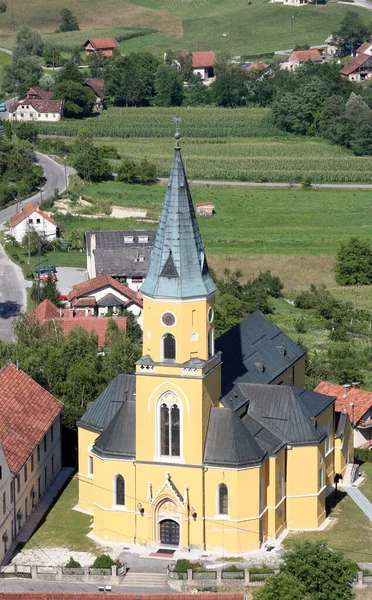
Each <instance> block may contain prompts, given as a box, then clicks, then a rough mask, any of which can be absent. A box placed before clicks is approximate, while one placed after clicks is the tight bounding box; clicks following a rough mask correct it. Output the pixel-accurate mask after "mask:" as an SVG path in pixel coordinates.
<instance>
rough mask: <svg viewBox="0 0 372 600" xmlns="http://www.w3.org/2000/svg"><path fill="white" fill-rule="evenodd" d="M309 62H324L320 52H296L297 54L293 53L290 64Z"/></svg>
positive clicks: (289, 60)
mask: <svg viewBox="0 0 372 600" xmlns="http://www.w3.org/2000/svg"><path fill="white" fill-rule="evenodd" d="M307 60H312V61H313V62H322V57H321V56H320V54H319V52H318V50H296V51H295V52H292V54H291V56H290V57H289V59H288V62H299V63H304V62H306V61H307Z"/></svg>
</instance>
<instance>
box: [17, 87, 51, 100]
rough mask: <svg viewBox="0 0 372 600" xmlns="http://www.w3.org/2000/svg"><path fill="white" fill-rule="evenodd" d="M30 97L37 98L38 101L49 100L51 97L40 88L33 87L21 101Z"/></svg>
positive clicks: (49, 93)
mask: <svg viewBox="0 0 372 600" xmlns="http://www.w3.org/2000/svg"><path fill="white" fill-rule="evenodd" d="M32 96H38V97H39V99H40V100H49V99H50V98H51V96H52V92H46V91H45V90H43V89H42V88H41V87H39V86H37V85H35V87H33V88H30V89H29V90H28V92H27V94H26V95H25V96H24V98H23V99H26V98H30V97H32Z"/></svg>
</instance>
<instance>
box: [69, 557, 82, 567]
mask: <svg viewBox="0 0 372 600" xmlns="http://www.w3.org/2000/svg"><path fill="white" fill-rule="evenodd" d="M65 567H66V569H78V568H79V567H81V564H80V563H79V562H78V561H77V560H75V559H74V558H73V557H72V556H70V560H69V561H68V562H67V563H66V564H65Z"/></svg>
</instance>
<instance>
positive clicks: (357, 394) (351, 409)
mask: <svg viewBox="0 0 372 600" xmlns="http://www.w3.org/2000/svg"><path fill="white" fill-rule="evenodd" d="M315 391H316V392H319V393H321V394H327V395H332V396H335V397H336V410H338V411H340V412H346V413H347V414H348V415H349V418H350V421H351V423H352V425H353V427H354V446H355V448H371V447H372V392H367V391H365V390H361V389H360V388H359V385H358V383H353V384H352V385H348V384H346V385H338V384H337V383H330V382H329V381H322V382H321V383H320V384H319V385H318V386H317V388H316V389H315Z"/></svg>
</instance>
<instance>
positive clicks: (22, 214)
mask: <svg viewBox="0 0 372 600" xmlns="http://www.w3.org/2000/svg"><path fill="white" fill-rule="evenodd" d="M33 213H37V214H38V215H40V216H41V217H42V218H43V219H46V221H49V223H52V225H55V226H56V227H57V223H56V222H55V220H54V219H52V217H50V216H49V215H47V213H46V212H44V211H43V210H41V209H40V208H39V207H38V206H34V205H33V204H32V203H31V202H30V203H29V204H26V206H25V207H24V208H22V209H21V210H20V211H19V212H18V213H17V214H16V215H14V216H13V217H10V225H11V226H12V227H16V226H17V225H19V223H22V221H24V220H25V219H27V218H28V217H30V216H31V215H32V214H33Z"/></svg>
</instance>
